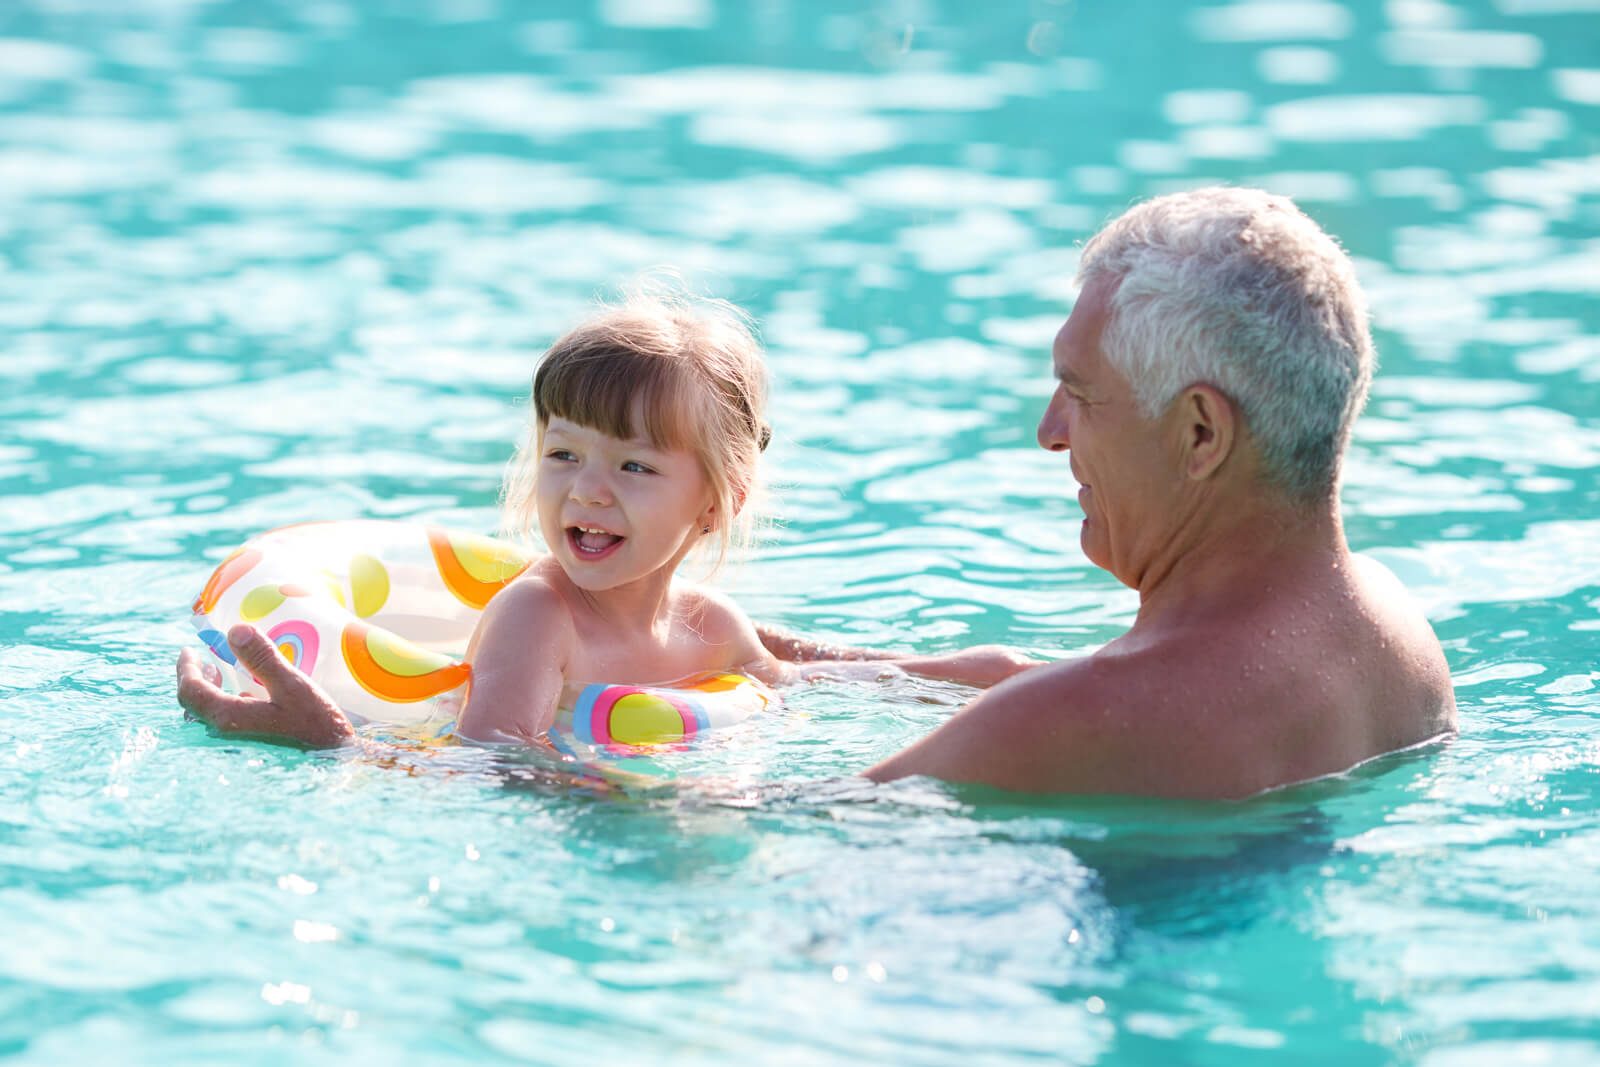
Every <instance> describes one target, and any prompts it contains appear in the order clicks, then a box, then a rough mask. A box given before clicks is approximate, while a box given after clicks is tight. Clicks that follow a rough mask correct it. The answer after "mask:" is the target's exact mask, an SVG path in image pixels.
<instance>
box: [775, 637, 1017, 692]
mask: <svg viewBox="0 0 1600 1067" xmlns="http://www.w3.org/2000/svg"><path fill="white" fill-rule="evenodd" d="M756 633H757V634H758V635H759V636H760V638H761V643H762V645H763V646H765V647H766V649H767V651H768V652H770V653H771V654H772V655H773V656H774V657H775V658H776V659H778V660H781V661H783V662H785V663H811V664H819V665H820V664H825V663H838V662H855V661H870V662H876V663H883V664H885V665H888V666H893V667H898V668H900V669H901V670H903V671H905V672H906V673H908V674H916V675H920V676H921V677H923V678H938V679H941V680H943V681H947V682H958V683H960V684H962V685H973V686H979V687H983V686H990V685H995V684H996V683H999V682H1002V681H1004V680H1006V679H1007V678H1010V677H1011V676H1012V675H1014V674H1018V673H1020V672H1022V671H1025V670H1027V669H1028V668H1030V667H1037V666H1039V665H1040V661H1039V660H1035V659H1029V658H1028V657H1027V656H1024V655H1023V654H1022V653H1020V652H1017V651H1016V650H1015V649H1010V648H1006V647H1005V646H1003V645H977V646H974V647H972V648H963V649H959V650H957V651H955V652H946V653H944V654H942V655H936V656H914V655H907V654H906V653H903V652H886V651H881V650H878V649H872V648H857V647H854V646H851V645H830V644H825V643H824V642H821V641H817V640H814V639H813V638H810V637H805V636H803V635H801V634H796V633H794V632H792V631H789V630H781V629H778V628H777V627H775V626H769V625H767V624H766V623H757V624H756ZM826 674H827V668H826V667H819V669H817V670H812V671H808V672H805V676H808V677H816V676H818V675H823V676H826ZM849 676H850V677H857V676H858V675H857V674H856V673H855V672H851V673H850V675H849Z"/></svg>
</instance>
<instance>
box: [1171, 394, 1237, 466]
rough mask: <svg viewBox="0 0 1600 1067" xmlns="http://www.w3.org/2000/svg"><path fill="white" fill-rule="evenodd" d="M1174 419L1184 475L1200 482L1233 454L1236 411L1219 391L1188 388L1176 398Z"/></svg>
mask: <svg viewBox="0 0 1600 1067" xmlns="http://www.w3.org/2000/svg"><path fill="white" fill-rule="evenodd" d="M1178 418H1179V423H1178V429H1179V432H1180V433H1181V435H1182V437H1181V440H1180V447H1181V448H1182V449H1183V467H1184V474H1186V475H1187V476H1188V477H1189V478H1190V479H1191V480H1193V481H1203V480H1204V479H1206V478H1209V477H1211V475H1213V474H1215V473H1216V472H1217V470H1218V469H1219V468H1221V466H1222V465H1223V464H1224V463H1225V462H1227V459H1228V456H1229V455H1231V454H1232V453H1233V448H1234V445H1235V443H1236V442H1237V440H1238V435H1239V431H1240V428H1241V427H1240V422H1239V410H1238V408H1236V407H1235V406H1234V403H1233V401H1232V400H1230V399H1228V397H1227V396H1226V395H1224V394H1223V392H1222V391H1221V390H1220V389H1217V388H1216V387H1214V386H1210V385H1191V386H1189V388H1187V389H1185V390H1184V391H1183V393H1182V394H1181V395H1180V396H1179V397H1178Z"/></svg>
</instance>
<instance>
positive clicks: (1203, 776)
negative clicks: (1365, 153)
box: [767, 189, 1456, 797]
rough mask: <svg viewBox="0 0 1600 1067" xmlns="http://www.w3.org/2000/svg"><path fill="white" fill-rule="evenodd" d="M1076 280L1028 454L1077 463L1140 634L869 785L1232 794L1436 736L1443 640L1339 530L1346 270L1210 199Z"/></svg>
mask: <svg viewBox="0 0 1600 1067" xmlns="http://www.w3.org/2000/svg"><path fill="white" fill-rule="evenodd" d="M1079 279H1080V280H1081V282H1082V283H1083V289H1082V293H1081V295H1080V297H1079V299H1078V302H1077V305H1076V306H1075V307H1074V308H1073V311H1072V315H1071V317H1069V318H1068V319H1067V322H1066V325H1064V326H1063V327H1062V328H1061V332H1060V333H1059V334H1057V336H1056V340H1055V347H1054V353H1053V360H1054V365H1055V377H1056V380H1057V383H1058V384H1057V386H1056V391H1055V395H1054V396H1053V397H1052V398H1051V400H1050V405H1049V407H1048V408H1047V409H1046V410H1045V413H1044V417H1043V418H1042V419H1041V420H1040V422H1039V443H1040V444H1041V445H1043V446H1044V447H1045V448H1048V449H1050V450H1052V451H1056V452H1066V453H1067V454H1068V459H1069V461H1070V463H1071V466H1072V473H1073V475H1074V477H1075V478H1076V479H1077V481H1078V485H1079V489H1078V502H1079V504H1080V506H1081V507H1082V508H1083V515H1084V518H1083V527H1082V531H1081V535H1080V536H1081V540H1082V544H1083V551H1084V554H1085V555H1086V556H1088V558H1089V559H1090V560H1091V561H1093V562H1094V563H1096V564H1098V565H1099V566H1101V567H1104V568H1105V569H1106V570H1108V571H1110V572H1111V573H1112V574H1114V575H1116V577H1117V578H1118V579H1119V580H1121V581H1122V582H1124V583H1126V584H1127V585H1129V586H1132V587H1133V588H1134V589H1137V590H1138V591H1139V612H1138V616H1137V617H1136V618H1135V620H1134V623H1133V626H1132V628H1131V629H1130V630H1129V631H1128V632H1127V633H1126V634H1124V635H1122V636H1121V637H1119V638H1117V639H1116V640H1114V641H1112V642H1111V643H1110V644H1108V645H1106V646H1105V647H1104V648H1102V649H1101V650H1100V651H1098V652H1096V653H1094V654H1093V655H1090V656H1086V657H1083V658H1080V659H1068V660H1063V661H1060V662H1057V663H1052V664H1049V665H1046V666H1040V667H1034V668H1031V669H1028V670H1025V671H1024V672H1022V673H1020V674H1018V675H1016V676H1014V677H1012V678H1010V679H1009V680H1007V681H1004V682H1002V683H1001V684H999V685H997V686H995V687H994V688H993V689H990V690H988V691H987V692H985V693H983V694H982V695H981V696H980V697H978V699H976V700H974V701H973V702H972V703H971V704H969V705H968V706H967V707H966V708H964V709H963V710H962V711H960V712H959V713H957V714H956V715H955V716H954V717H953V718H952V719H951V720H950V721H949V722H947V723H946V724H945V725H944V726H942V727H940V728H939V729H938V730H935V731H934V732H933V733H932V734H930V735H929V736H928V737H926V738H924V739H922V740H921V741H919V742H917V743H916V744H913V745H912V746H911V747H910V748H908V749H906V750H905V751H903V752H901V753H899V754H898V755H895V756H891V757H890V758H889V759H886V760H884V761H883V762H882V763H880V764H878V765H877V766H875V767H873V768H871V769H870V770H869V771H868V772H867V774H868V776H869V777H872V778H875V779H879V780H886V779H891V778H900V777H904V776H907V775H915V774H926V775H932V776H934V777H937V778H943V779H947V780H951V781H962V782H984V783H988V784H990V785H996V786H1001V787H1004V788H1008V789H1017V790H1027V791H1032V792H1050V793H1125V794H1141V795H1148V796H1175V797H1239V796H1245V795H1248V794H1251V793H1255V792H1258V791H1260V790H1263V789H1267V788H1270V787H1272V786H1277V785H1283V784H1286V783H1290V782H1297V781H1303V780H1305V779H1308V778H1313V777H1317V776H1319V775H1325V774H1330V773H1333V772H1337V771H1342V770H1345V769H1347V768H1350V767H1353V766H1355V765H1356V764H1358V763H1361V762H1362V761H1363V760H1367V759H1371V758H1372V757H1374V756H1377V755H1379V754H1381V753H1385V752H1390V751H1393V750H1395V749H1401V748H1406V747H1408V746H1412V745H1416V744H1419V743H1421V742H1423V741H1427V740H1429V739H1430V738H1436V737H1439V736H1441V735H1444V734H1448V733H1449V732H1451V731H1452V730H1453V729H1454V728H1455V718H1456V707H1455V696H1454V693H1453V692H1452V690H1451V687H1450V673H1449V670H1448V669H1447V667H1446V665H1445V659H1444V654H1443V652H1442V651H1441V649H1440V647H1439V642H1438V640H1437V638H1436V637H1435V636H1434V634H1433V631H1432V629H1431V628H1430V627H1429V626H1428V623H1427V620H1426V619H1425V618H1423V616H1422V614H1421V612H1420V611H1419V610H1418V609H1417V608H1416V607H1415V606H1414V605H1413V604H1412V603H1411V601H1410V599H1409V597H1408V596H1407V594H1406V591H1405V589H1404V588H1402V587H1401V585H1400V583H1399V582H1398V581H1397V580H1396V579H1395V577H1394V576H1393V575H1391V574H1390V573H1389V572H1388V571H1386V570H1385V569H1384V568H1383V567H1382V566H1380V565H1379V564H1377V563H1376V562H1374V561H1372V560H1369V559H1365V558H1362V557H1360V556H1357V555H1354V554H1353V553H1352V552H1351V551H1350V548H1349V546H1348V545H1346V543H1345V539H1344V530H1343V526H1342V524H1341V522H1340V519H1339V498H1338V487H1339V468H1340V462H1341V459H1342V457H1343V454H1344V450H1345V446H1346V444H1347V443H1348V441H1349V438H1350V428H1351V424H1352V423H1353V422H1354V421H1355V418H1356V415H1357V413H1358V412H1359V411H1360V410H1361V407H1362V404H1363V403H1364V401H1365V398H1366V393H1367V384H1368V381H1369V379H1370V377H1371V373H1372V363H1373V350H1372V339H1371V336H1370V334H1369V332H1368V329H1367V311H1366V305H1365V301H1364V300H1363V298H1362V295H1361V292H1360V290H1359V288H1358V287H1357V284H1356V279H1355V274H1354V271H1353V270H1352V268H1351V265H1350V261H1349V259H1348V258H1347V257H1346V256H1345V255H1344V253H1343V252H1342V251H1341V250H1340V249H1339V247H1338V246H1337V245H1336V244H1335V243H1334V242H1333V241H1332V240H1331V239H1330V238H1329V237H1328V236H1327V235H1326V234H1325V233H1323V232H1322V231H1321V230H1320V229H1318V228H1317V226H1316V224H1315V223H1313V222H1312V221H1311V220H1310V219H1309V218H1307V217H1306V216H1305V215H1304V214H1302V213H1301V212H1300V211H1299V210H1298V209H1297V208H1296V207H1295V206H1294V205H1293V204H1292V203H1290V202H1289V201H1288V200H1285V199H1283V198H1281V197H1276V196H1271V195H1268V194H1266V193H1262V192H1258V191H1253V190H1245V189H1205V190H1201V191H1198V192H1191V193H1182V194H1177V195H1173V196H1165V197H1161V198H1159V199H1156V200H1152V201H1149V202H1147V203H1143V204H1140V205H1138V206H1137V207H1134V208H1133V209H1132V210H1130V211H1128V212H1127V213H1126V214H1124V215H1123V216H1122V217H1121V218H1119V219H1117V220H1116V221H1115V222H1113V223H1111V224H1110V225H1109V226H1107V227H1106V228H1105V229H1104V230H1103V231H1101V232H1100V233H1099V234H1098V235H1097V236H1096V237H1094V239H1093V240H1091V241H1090V242H1089V244H1088V246H1087V247H1086V248H1085V249H1084V254H1083V259H1082V265H1081V266H1080V268H1079ZM767 636H768V637H769V638H770V643H771V644H772V645H773V646H775V647H777V648H780V649H781V648H785V647H786V646H787V647H788V648H789V649H790V651H791V653H792V654H795V655H804V654H805V653H806V648H805V642H803V641H788V642H786V641H785V640H784V635H780V634H769V635H767Z"/></svg>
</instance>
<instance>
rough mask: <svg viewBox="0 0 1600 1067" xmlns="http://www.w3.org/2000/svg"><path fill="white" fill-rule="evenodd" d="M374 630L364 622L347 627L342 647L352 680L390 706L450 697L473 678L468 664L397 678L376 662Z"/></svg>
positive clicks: (447, 666) (452, 664) (451, 664)
mask: <svg viewBox="0 0 1600 1067" xmlns="http://www.w3.org/2000/svg"><path fill="white" fill-rule="evenodd" d="M371 630H372V627H370V626H368V625H367V624H366V623H363V622H351V623H347V624H346V625H345V628H344V631H343V632H342V633H341V634H340V635H339V647H340V649H341V651H343V653H344V662H345V666H347V667H349V668H350V676H351V677H352V678H354V679H355V680H356V682H357V684H359V685H360V686H361V688H363V689H365V690H366V691H367V692H369V693H371V694H372V695H373V696H375V697H377V698H378V699H379V700H384V701H387V702H389V703H390V704H415V703H417V702H418V701H422V700H428V699H431V698H433V697H436V696H438V695H439V694H440V693H448V692H449V691H450V690H452V689H454V688H456V687H457V686H459V685H460V684H461V683H462V682H465V681H466V680H467V679H468V678H469V677H470V676H471V674H472V668H470V667H468V666H467V665H466V664H465V663H450V664H448V665H446V666H444V667H440V668H439V669H438V670H433V671H428V672H427V673H426V674H416V675H409V676H408V675H403V674H395V673H394V672H393V671H390V670H387V669H385V668H384V667H383V666H382V665H381V664H379V663H378V661H377V660H376V659H374V658H373V656H372V651H371V649H369V648H368V646H367V639H368V636H369V635H370V633H371Z"/></svg>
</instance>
